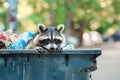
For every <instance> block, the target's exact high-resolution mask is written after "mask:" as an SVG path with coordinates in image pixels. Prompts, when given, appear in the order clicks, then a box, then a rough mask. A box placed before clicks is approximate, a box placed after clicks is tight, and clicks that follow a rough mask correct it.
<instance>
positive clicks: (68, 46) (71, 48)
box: [63, 44, 75, 50]
mask: <svg viewBox="0 0 120 80" xmlns="http://www.w3.org/2000/svg"><path fill="white" fill-rule="evenodd" d="M74 49H75V47H74V45H73V44H68V45H66V47H64V48H63V50H74Z"/></svg>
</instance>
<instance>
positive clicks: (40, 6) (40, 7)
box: [0, 0, 120, 34]
mask: <svg viewBox="0 0 120 80" xmlns="http://www.w3.org/2000/svg"><path fill="white" fill-rule="evenodd" d="M20 2H21V0H19V3H20ZM26 2H27V5H29V6H31V7H32V10H33V12H32V13H31V14H29V15H27V16H25V17H23V18H21V19H18V20H19V22H20V23H21V26H22V21H24V20H31V21H33V22H34V24H38V23H43V24H47V25H50V24H51V15H53V16H54V25H58V24H61V23H63V24H66V20H67V19H66V16H67V14H68V13H70V14H71V16H72V26H75V28H76V29H80V27H81V26H80V25H81V24H82V23H81V22H82V21H83V20H85V21H86V22H87V24H88V25H87V27H86V30H87V31H92V30H95V31H98V32H100V33H102V34H104V33H106V32H107V31H109V29H110V28H115V29H114V30H118V29H119V26H120V5H119V3H120V0H92V1H91V0H26ZM3 3H4V2H2V1H0V21H2V22H3V23H4V24H6V23H7V22H6V21H7V20H6V19H7V16H6V15H7V9H5V8H4V7H3V6H2V5H3ZM20 6H22V5H18V7H20ZM25 8H26V7H25ZM25 8H24V9H25ZM1 10H2V12H1ZM51 11H53V14H51V13H50V12H51ZM18 13H19V12H18ZM76 23H77V24H78V25H75V24H76ZM114 26H115V27H114Z"/></svg>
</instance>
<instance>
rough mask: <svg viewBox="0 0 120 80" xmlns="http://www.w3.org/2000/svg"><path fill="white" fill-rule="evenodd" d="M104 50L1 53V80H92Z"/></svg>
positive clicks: (7, 51) (4, 51)
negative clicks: (92, 73) (98, 59)
mask: <svg viewBox="0 0 120 80" xmlns="http://www.w3.org/2000/svg"><path fill="white" fill-rule="evenodd" d="M100 54H101V49H98V48H95V49H79V50H64V51H62V52H56V51H54V52H47V51H46V52H45V53H44V54H40V53H38V52H37V51H35V50H0V80H89V74H90V72H92V71H94V70H96V69H97V66H96V58H97V57H98V56H99V55H100Z"/></svg>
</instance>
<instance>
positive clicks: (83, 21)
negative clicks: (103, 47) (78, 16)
mask: <svg viewBox="0 0 120 80" xmlns="http://www.w3.org/2000/svg"><path fill="white" fill-rule="evenodd" d="M87 25H88V22H87V21H86V20H84V19H83V20H82V22H81V24H80V31H79V33H78V34H79V35H78V37H79V41H80V45H79V46H82V43H83V33H84V31H85V28H86V26H87Z"/></svg>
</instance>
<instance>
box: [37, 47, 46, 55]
mask: <svg viewBox="0 0 120 80" xmlns="http://www.w3.org/2000/svg"><path fill="white" fill-rule="evenodd" d="M35 49H36V50H37V51H38V52H39V53H41V54H44V53H45V50H44V49H43V48H41V47H36V48H35Z"/></svg>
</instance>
